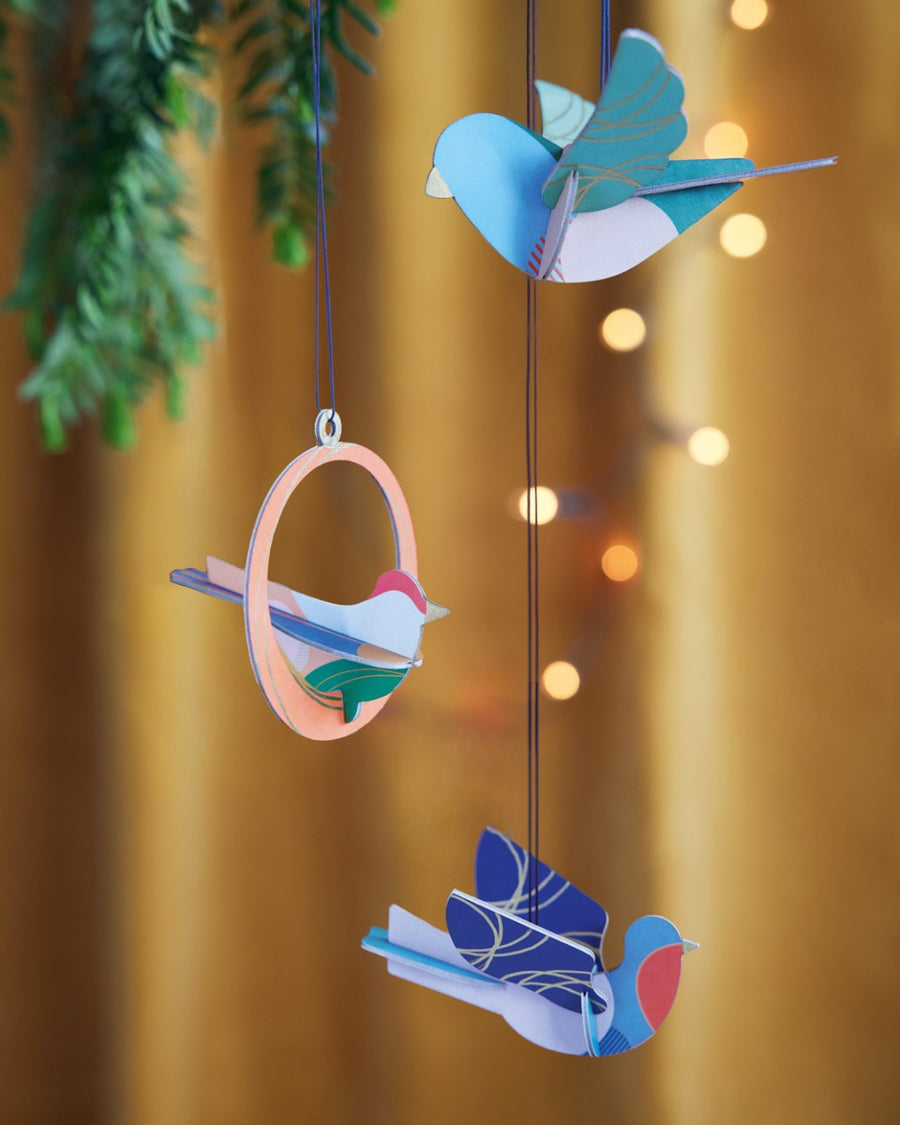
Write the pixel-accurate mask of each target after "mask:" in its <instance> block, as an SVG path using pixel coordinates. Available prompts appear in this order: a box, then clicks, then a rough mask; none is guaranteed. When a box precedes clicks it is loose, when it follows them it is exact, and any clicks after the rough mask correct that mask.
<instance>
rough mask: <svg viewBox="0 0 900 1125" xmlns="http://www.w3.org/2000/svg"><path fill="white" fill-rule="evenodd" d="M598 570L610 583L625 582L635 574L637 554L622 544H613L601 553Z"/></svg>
mask: <svg viewBox="0 0 900 1125" xmlns="http://www.w3.org/2000/svg"><path fill="white" fill-rule="evenodd" d="M600 569H601V570H602V571H603V573H604V574H605V575H606V577H607V578H608V579H609V580H610V581H611V582H627V581H628V579H629V578H634V576H635V575H636V574H637V571H638V557H637V552H636V551H635V550H634V549H633V548H631V547H628V546H626V545H625V544H624V543H614V544H613V545H612V546H611V547H607V548H606V550H605V551H604V552H603V555H602V557H601V559H600Z"/></svg>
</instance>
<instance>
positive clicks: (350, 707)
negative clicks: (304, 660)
mask: <svg viewBox="0 0 900 1125" xmlns="http://www.w3.org/2000/svg"><path fill="white" fill-rule="evenodd" d="M408 672H409V668H398V669H396V670H395V669H393V668H372V667H371V666H370V665H368V664H358V663H357V662H356V661H355V660H332V661H330V662H329V663H328V664H323V665H322V666H321V667H320V668H315V669H314V670H313V671H312V672H310V673H309V674H308V675H307V676H306V677H305V679H306V682H307V683H308V684H309V685H310V687H313V688H315V689H316V691H321V692H330V693H333V692H339V693H340V696H341V702H342V704H343V707H344V722H345V723H352V722H353V720H354V719H355V718H356V716H357V715H358V714H359V709H360V707H361V706H362V705H363V703H368V702H370V701H371V700H373V699H381V698H382V696H385V695H390V693H391V692H392V691H393V690H394V689H395V688H396V687H397V686H398V685H399V684H400V683H401V681H402V680H404V679H405V678H406V676H407V674H408Z"/></svg>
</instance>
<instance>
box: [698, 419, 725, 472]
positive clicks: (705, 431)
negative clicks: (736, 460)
mask: <svg viewBox="0 0 900 1125" xmlns="http://www.w3.org/2000/svg"><path fill="white" fill-rule="evenodd" d="M687 448H688V453H689V454H690V455H691V457H692V458H693V460H695V461H696V462H697V464H698V465H721V464H722V462H723V461H724V460H725V458H726V457H727V456H728V451H729V449H730V448H731V446H730V444H729V441H728V436H727V435H726V434H723V433H722V431H721V430H718V429H716V427H715V426H701V427H700V429H699V430H694V432H693V433H692V434H691V436H690V437H689V438H688V443H687Z"/></svg>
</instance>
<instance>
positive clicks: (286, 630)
mask: <svg viewBox="0 0 900 1125" xmlns="http://www.w3.org/2000/svg"><path fill="white" fill-rule="evenodd" d="M170 577H171V580H172V581H173V582H175V583H176V584H177V585H180V586H186V587H188V588H189V589H191V590H197V591H199V592H200V593H203V594H209V595H210V596H212V597H215V598H221V599H222V600H224V601H229V602H234V603H235V604H238V605H243V603H244V583H245V573H244V570H243V569H242V568H241V567H237V566H232V565H231V564H230V563H226V562H223V561H222V560H221V559H216V558H212V557H209V558H207V560H206V570H205V571H202V570H196V569H186V570H175V571H173V572H172V574H171V576H170ZM268 603H269V614H270V617H271V620H272V626H273V629H274V631H275V636H276V639H277V642H278V645H279V647H280V648H281V650H282V652H283V653H284V656H285V659H286V660H287V662H288V665H289V666H290V668H291V671H292V673H293V675H294V677H295V678H296V680H297V682H298V683H300V684H302V685H303V686H304V687H305V688H306V690H308V691H309V692H310V693H311V694H312V695H313V696H314V697H315V698H316V699H318V700H319V702H321V703H322V704H323V706H326V707H327V706H332V707H334V706H340V707H341V708H342V710H343V713H344V720H345V722H348V723H350V722H352V721H353V720H354V719H355V718H356V716H357V714H358V713H359V709H360V707H361V705H362V703H364V702H367V701H370V700H373V699H380V698H381V697H383V696H385V695H389V694H390V693H391V692H392V691H394V690H395V688H397V687H398V686H399V685H400V684H401V683H402V682H403V680H404V679H405V678H406V676H407V675H408V673H409V671H410V669H411V668H413V667H415V666H416V665H418V664H420V663H421V662H422V657H421V655H420V652H419V647H420V644H421V640H422V630H423V629H424V627H425V625H426V624H427V623H428V622H429V621H434V620H436V619H437V618H439V617H443V616H444V615H445V614H446V612H447V611H446V610H444V609H443V608H442V607H440V606H437V605H435V604H434V603H433V602H429V601H428V600H427V598H426V597H425V594H424V591H423V590H422V587H421V586H420V585H419V583H418V581H417V580H416V579H415V578H413V576H412V575H411V574H407V573H406V572H405V571H402V570H390V571H386V572H385V573H384V574H382V575H381V576H380V577H379V579H378V581H377V582H376V584H375V589H374V590H373V591H372V593H371V595H370V596H369V597H368V598H367V599H366V600H365V601H364V602H359V603H357V604H355V605H337V604H335V603H333V602H327V601H322V600H320V599H319V598H313V597H310V596H309V595H308V594H301V593H298V592H297V591H296V590H291V589H290V588H289V587H287V586H282V585H281V584H280V583H277V582H269V583H268Z"/></svg>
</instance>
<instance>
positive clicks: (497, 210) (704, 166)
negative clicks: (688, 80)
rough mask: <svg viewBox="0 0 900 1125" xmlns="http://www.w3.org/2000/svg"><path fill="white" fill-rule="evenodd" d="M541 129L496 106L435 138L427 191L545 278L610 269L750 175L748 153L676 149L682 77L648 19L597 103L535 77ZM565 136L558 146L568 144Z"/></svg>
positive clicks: (662, 241) (630, 38)
mask: <svg viewBox="0 0 900 1125" xmlns="http://www.w3.org/2000/svg"><path fill="white" fill-rule="evenodd" d="M537 87H538V92H539V95H540V98H541V109H542V114H543V118H544V130H545V135H544V136H540V135H539V134H537V133H535V132H533V131H532V130H530V129H527V128H525V127H524V126H523V125H519V124H518V123H516V122H514V121H510V120H508V119H507V118H505V117H498V116H497V115H495V114H490V113H477V114H473V115H471V116H469V117H464V118H462V119H461V120H459V121H455V122H454V123H453V124H452V125H450V126H448V128H446V129H445V130H444V132H443V133H442V134H441V136H440V137H439V138H438V142H437V145H436V146H435V150H434V167H433V168H432V170H431V172H430V174H429V176H428V180H427V182H426V185H425V191H426V193H427V194H428V195H432V196H437V197H452V198H453V199H455V200H456V202H457V204H458V205H459V207H460V208H461V209H462V211H463V212H464V214H465V215H466V216H467V218H468V219H469V220H470V221H471V222H472V223H473V224H474V225H475V227H476V228H477V229H478V230H479V231H480V232H481V234H482V235H483V236H484V237H485V238H486V239H487V241H488V242H489V243H490V244H491V245H492V246H493V247H494V249H495V250H497V251H498V252H499V253H500V254H502V255H503V257H504V258H506V260H507V261H508V262H511V263H512V264H513V265H514V266H517V267H518V268H519V269H520V270H523V271H524V272H526V273H530V274H532V275H533V276H535V277H538V278H543V279H546V280H548V281H596V280H599V279H600V278H605V277H612V276H614V275H615V274H618V273H622V272H624V271H625V270H628V269H631V268H632V266H635V265H637V264H638V263H639V262H642V261H644V259H645V258H648V257H650V255H651V254H655V253H656V251H657V250H659V249H661V248H662V247H663V246H665V245H666V244H667V243H669V242H671V241H672V240H673V239H674V238H677V236H678V235H679V234H681V233H682V232H683V231H685V230H687V228H688V227H690V226H691V225H692V224H694V223H695V222H697V220H698V219H701V218H702V217H703V216H704V215H705V214H707V212H709V211H711V210H712V209H713V208H714V207H717V206H718V205H719V204H720V203H722V202H723V201H724V200H726V199H727V198H728V197H729V196H730V195H732V194H733V193H734V192H736V191H737V190H738V188H739V187H741V184H742V182H743V180H745V179H748V178H749V177H751V176H764V175H772V174H774V173H777V172H788V171H796V170H800V169H803V168H812V167H820V166H822V165H826V164H833V163H834V161H835V159H836V158H835V157H831V158H828V159H825V160H814V161H806V162H804V163H801V164H785V165H781V166H779V167H776V168H763V169H758V170H755V171H754V170H753V163H752V161H750V160H746V159H744V158H733V159H716V160H670V159H669V154H670V153H671V152H673V151H674V150H675V149H676V148H677V147H678V145H680V144H681V142H682V141H683V140H684V138H685V135H686V133H687V120H686V118H685V116H684V112H683V111H682V108H681V105H682V101H683V99H684V86H683V84H682V81H681V78H680V77H679V75H678V73H677V72H676V71H675V70H674V69H673V68H672V67H670V66H669V65H668V64H667V63H666V60H665V56H664V54H663V51H662V48H661V47H660V45H659V44H658V43H657V42H656V40H655V39H653V38H652V37H651V36H649V35H647V34H646V33H645V32H643V31H636V30H628V31H625V32H623V33H622V36H621V38H620V40H619V45H618V47H617V49H616V54H615V58H614V60H613V64H612V67H611V68H610V72H609V77H608V81H607V83H606V86H605V88H604V90H603V94H602V96H601V98H600V101H599V102H598V103H597V105H596V106H592V105H590V104H589V103H587V102H584V101H583V100H582V99H581V98H578V97H577V96H576V95H574V94H571V93H570V92H569V91H567V90H564V89H562V88H560V87H558V86H552V85H551V84H549V83H540V82H539V83H538V84H537ZM563 145H564V146H565V147H562V146H563Z"/></svg>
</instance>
